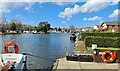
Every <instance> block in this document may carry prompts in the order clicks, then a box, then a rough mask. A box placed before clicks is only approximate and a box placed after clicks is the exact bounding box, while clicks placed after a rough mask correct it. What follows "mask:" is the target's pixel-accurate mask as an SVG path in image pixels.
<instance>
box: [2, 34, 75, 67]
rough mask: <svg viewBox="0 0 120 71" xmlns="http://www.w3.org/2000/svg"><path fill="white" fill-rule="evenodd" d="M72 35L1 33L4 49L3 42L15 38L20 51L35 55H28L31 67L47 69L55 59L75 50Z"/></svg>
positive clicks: (28, 63)
mask: <svg viewBox="0 0 120 71" xmlns="http://www.w3.org/2000/svg"><path fill="white" fill-rule="evenodd" d="M70 35H71V34H68V33H59V34H17V35H0V41H1V42H0V44H1V45H0V48H1V50H2V48H3V47H4V45H3V44H6V43H8V42H9V41H11V39H12V38H14V42H15V43H17V44H18V46H19V52H20V53H23V52H26V53H28V54H32V55H35V56H29V55H28V56H27V57H28V58H27V59H28V60H27V66H28V68H29V69H47V68H50V67H51V66H52V65H53V63H54V62H53V60H55V59H56V58H59V57H64V56H65V54H66V53H73V52H74V51H73V48H74V42H73V41H70ZM1 38H2V39H1ZM38 57H44V58H46V59H42V58H38ZM47 59H48V60H47Z"/></svg>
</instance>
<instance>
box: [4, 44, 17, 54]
mask: <svg viewBox="0 0 120 71" xmlns="http://www.w3.org/2000/svg"><path fill="white" fill-rule="evenodd" d="M9 46H13V47H14V49H15V52H14V53H16V54H18V52H19V48H18V45H16V44H15V43H14V42H9V43H8V44H6V45H5V53H13V52H9V50H8V48H9Z"/></svg>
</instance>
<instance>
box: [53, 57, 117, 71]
mask: <svg viewBox="0 0 120 71" xmlns="http://www.w3.org/2000/svg"><path fill="white" fill-rule="evenodd" d="M118 65H119V64H118V63H111V64H110V63H95V62H80V61H68V60H66V57H65V58H59V59H57V64H55V65H54V67H53V71H59V70H62V71H66V70H67V71H118V69H119V66H118ZM55 68H56V69H55Z"/></svg>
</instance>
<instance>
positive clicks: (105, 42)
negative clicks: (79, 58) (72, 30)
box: [85, 36, 120, 48]
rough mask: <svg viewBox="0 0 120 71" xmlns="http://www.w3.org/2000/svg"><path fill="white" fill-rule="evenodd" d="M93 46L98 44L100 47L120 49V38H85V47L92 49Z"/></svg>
mask: <svg viewBox="0 0 120 71" xmlns="http://www.w3.org/2000/svg"><path fill="white" fill-rule="evenodd" d="M92 44H96V45H97V46H98V47H115V48H118V47H120V37H93V36H87V37H86V38H85V45H86V46H87V47H92Z"/></svg>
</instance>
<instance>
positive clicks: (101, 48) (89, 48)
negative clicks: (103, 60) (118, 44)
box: [87, 47, 120, 50]
mask: <svg viewBox="0 0 120 71" xmlns="http://www.w3.org/2000/svg"><path fill="white" fill-rule="evenodd" d="M97 49H100V50H120V48H113V47H108V48H106V47H98V48H97ZM87 50H92V47H87Z"/></svg>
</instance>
